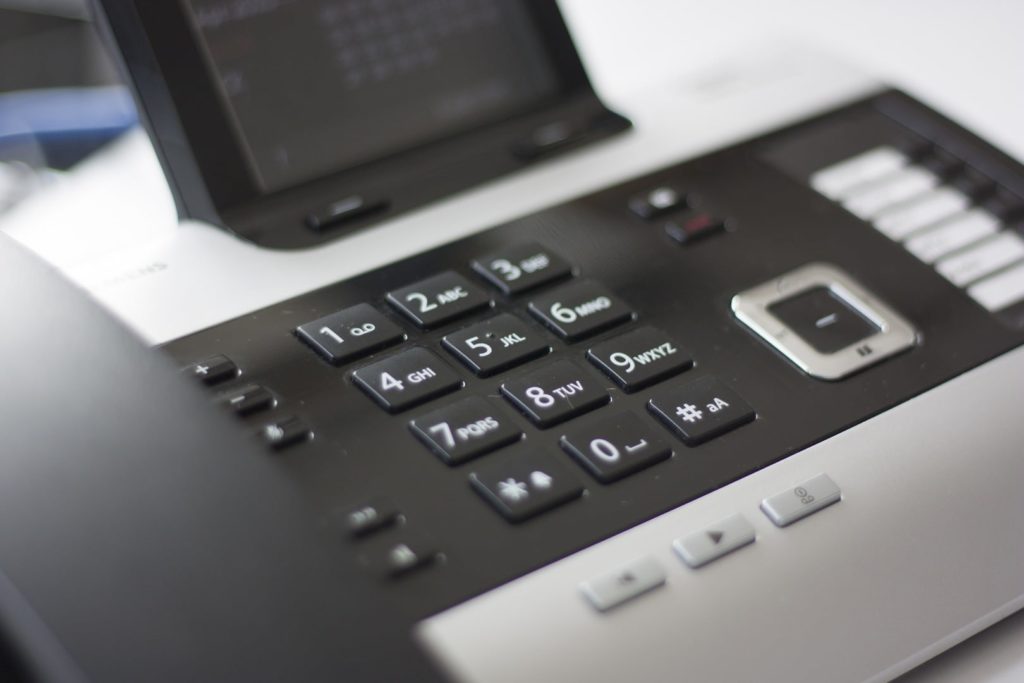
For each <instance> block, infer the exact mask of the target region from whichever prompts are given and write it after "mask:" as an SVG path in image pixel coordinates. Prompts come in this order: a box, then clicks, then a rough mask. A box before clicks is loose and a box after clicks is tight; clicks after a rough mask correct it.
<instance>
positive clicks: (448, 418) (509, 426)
mask: <svg viewBox="0 0 1024 683" xmlns="http://www.w3.org/2000/svg"><path fill="white" fill-rule="evenodd" d="M409 428H410V429H411V430H412V433H413V434H415V435H416V438H418V439H419V440H420V441H422V442H423V443H424V444H426V446H427V448H429V449H430V450H432V451H433V452H434V453H436V454H437V455H438V456H439V457H440V458H441V459H442V460H444V461H445V462H446V463H448V464H449V465H458V464H460V463H463V462H466V461H467V460H469V459H471V458H475V457H477V456H478V455H483V454H484V453H489V452H490V451H493V450H496V449H498V448H501V447H502V446H506V445H508V444H510V443H512V442H514V441H518V440H519V438H520V437H522V435H523V432H522V430H521V429H519V427H518V426H516V425H515V424H514V423H513V422H512V418H511V417H509V414H508V413H507V412H505V411H504V410H502V409H501V408H500V407H499V406H496V405H494V404H493V403H492V402H490V401H487V400H485V399H482V398H478V397H476V396H469V397H466V398H464V399H462V400H460V401H457V402H455V403H453V404H452V405H450V406H445V407H444V408H439V409H437V410H435V411H433V412H430V413H427V414H426V415H423V416H421V417H418V418H416V419H415V420H413V421H412V422H410V423H409Z"/></svg>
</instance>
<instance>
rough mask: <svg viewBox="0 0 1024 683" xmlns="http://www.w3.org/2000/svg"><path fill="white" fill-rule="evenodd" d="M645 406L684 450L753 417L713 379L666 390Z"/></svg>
mask: <svg viewBox="0 0 1024 683" xmlns="http://www.w3.org/2000/svg"><path fill="white" fill-rule="evenodd" d="M648 406H649V407H650V410H651V412H652V413H654V414H655V415H656V416H658V417H659V418H661V420H662V421H663V422H664V423H665V424H666V425H668V426H669V427H670V428H671V429H672V430H673V431H674V432H675V433H676V434H678V435H679V438H681V439H682V440H683V441H684V442H685V443H686V444H687V445H688V446H696V445H698V444H701V443H704V442H705V441H707V440H708V439H712V438H714V437H716V436H719V435H721V434H724V433H725V432H728V431H730V430H732V429H735V428H736V427H739V426H740V425H743V424H746V423H747V422H750V421H752V420H753V419H754V418H755V417H756V413H755V412H754V409H753V408H751V407H750V405H748V404H747V402H746V401H744V400H743V399H742V398H740V397H739V395H738V394H737V393H736V392H735V391H733V390H732V389H729V388H728V387H725V386H723V385H722V384H721V383H720V382H719V381H718V380H717V379H715V378H714V377H702V378H700V379H698V380H695V381H693V382H689V383H687V384H680V385H677V386H666V387H664V388H662V389H661V390H659V392H658V393H656V394H655V396H654V397H653V398H652V399H651V400H650V402H649V403H648Z"/></svg>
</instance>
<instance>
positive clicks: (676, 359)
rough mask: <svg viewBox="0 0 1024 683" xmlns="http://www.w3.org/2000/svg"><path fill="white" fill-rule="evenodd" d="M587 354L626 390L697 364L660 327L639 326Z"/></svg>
mask: <svg viewBox="0 0 1024 683" xmlns="http://www.w3.org/2000/svg"><path fill="white" fill-rule="evenodd" d="M587 358H588V359H589V360H590V362H591V363H593V364H594V365H596V366H597V367H599V368H600V369H601V370H602V371H603V372H604V373H605V374H606V375H608V376H609V377H611V378H612V379H613V380H615V382H616V383H617V384H618V385H619V386H620V387H622V388H623V389H624V390H625V391H629V392H632V391H636V390H637V389H643V388H644V387H648V386H650V385H652V384H654V383H655V382H659V381H661V380H663V379H665V378H667V377H671V376H672V375H676V374H679V373H680V372H682V371H683V370H686V369H687V368H689V367H690V366H692V365H693V359H692V358H691V357H690V355H689V354H688V353H686V352H685V351H683V350H682V349H680V348H679V345H678V344H676V342H675V340H674V339H672V337H670V336H669V335H668V334H667V333H666V332H663V331H661V330H659V329H658V328H656V327H646V326H645V327H639V328H637V329H635V330H633V331H631V332H627V333H625V334H623V335H620V336H618V337H615V338H613V339H609V340H607V341H604V342H601V343H600V344H597V345H596V346H594V347H593V348H591V349H590V350H589V351H587Z"/></svg>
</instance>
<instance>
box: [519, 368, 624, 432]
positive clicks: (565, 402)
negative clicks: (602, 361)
mask: <svg viewBox="0 0 1024 683" xmlns="http://www.w3.org/2000/svg"><path fill="white" fill-rule="evenodd" d="M501 393H502V394H504V395H505V397H506V398H507V399H508V400H509V401H511V402H512V403H513V404H514V405H515V406H516V407H517V408H519V410H521V411H522V412H523V413H524V414H526V416H527V417H529V418H530V419H531V420H532V421H533V422H534V423H535V424H536V425H537V426H538V427H541V428H544V427H550V426H552V425H556V424H558V423H559V422H564V421H566V420H568V419H570V418H573V417H576V416H577V415H582V414H583V413H585V412H588V411H590V410H593V409H594V408H597V407H598V406H602V405H604V404H605V403H607V402H608V401H609V400H610V397H609V395H608V392H607V391H606V390H605V389H604V387H603V386H601V384H600V383H599V382H598V381H597V380H596V379H594V377H593V375H591V374H590V373H587V372H585V371H584V370H583V369H582V368H580V367H579V366H578V365H576V364H575V363H573V362H571V361H567V360H559V361H554V362H552V363H549V364H548V365H545V366H544V367H541V368H538V369H536V370H533V371H531V372H528V373H526V374H523V375H520V376H518V377H515V378H513V379H510V380H508V381H506V382H505V383H503V384H502V385H501Z"/></svg>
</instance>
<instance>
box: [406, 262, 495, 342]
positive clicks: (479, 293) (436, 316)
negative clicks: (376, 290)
mask: <svg viewBox="0 0 1024 683" xmlns="http://www.w3.org/2000/svg"><path fill="white" fill-rule="evenodd" d="M388 303H390V304H391V305H392V306H394V307H395V308H396V309H397V310H398V311H400V312H401V313H402V314H403V315H405V316H406V317H407V318H409V319H410V320H412V321H413V322H414V323H416V324H417V325H418V326H419V327H422V328H431V327H437V326H438V325H442V324H444V323H446V322H449V321H450V320H454V319H456V318H460V317H462V316H464V315H468V314H470V313H473V312H475V311H479V310H481V309H484V308H487V307H488V306H490V305H491V297H490V296H488V295H487V292H485V291H484V290H483V289H481V288H480V287H478V286H476V285H475V284H473V283H472V282H470V281H469V280H467V279H466V278H464V277H462V276H461V275H459V274H458V273H455V272H453V271H450V270H448V271H445V272H443V273H441V274H439V275H435V276H434V277H428V278H427V279H426V280H420V281H419V282H417V283H414V284H411V285H409V286H408V287H402V288H401V289H396V290H395V291H393V292H389V293H388Z"/></svg>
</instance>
